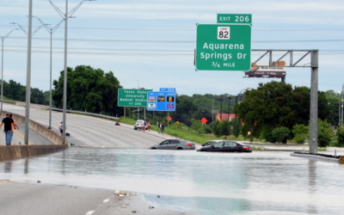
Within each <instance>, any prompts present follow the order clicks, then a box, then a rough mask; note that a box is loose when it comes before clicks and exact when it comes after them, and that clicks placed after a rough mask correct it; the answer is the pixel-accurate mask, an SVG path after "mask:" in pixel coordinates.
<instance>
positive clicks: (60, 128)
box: [59, 122, 63, 137]
mask: <svg viewBox="0 0 344 215" xmlns="http://www.w3.org/2000/svg"><path fill="white" fill-rule="evenodd" d="M59 130H60V133H61V137H62V135H63V122H61V123H60V125H59Z"/></svg>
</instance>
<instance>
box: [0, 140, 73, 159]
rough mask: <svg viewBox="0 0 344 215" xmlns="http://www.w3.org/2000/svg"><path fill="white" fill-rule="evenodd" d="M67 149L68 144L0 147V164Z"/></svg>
mask: <svg viewBox="0 0 344 215" xmlns="http://www.w3.org/2000/svg"><path fill="white" fill-rule="evenodd" d="M67 148H68V144H64V145H48V146H0V162H1V161H7V160H15V159H21V158H26V157H31V156H37V155H45V154H50V153H54V152H59V151H62V150H65V149H67Z"/></svg>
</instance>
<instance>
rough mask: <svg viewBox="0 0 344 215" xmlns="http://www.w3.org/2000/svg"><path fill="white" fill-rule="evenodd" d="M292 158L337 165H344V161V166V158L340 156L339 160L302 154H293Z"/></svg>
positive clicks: (318, 155)
mask: <svg viewBox="0 0 344 215" xmlns="http://www.w3.org/2000/svg"><path fill="white" fill-rule="evenodd" d="M290 156H292V157H299V158H306V159H309V160H314V161H323V162H330V163H337V164H342V163H341V160H342V159H343V164H344V156H338V158H335V157H324V155H322V154H301V153H291V154H290Z"/></svg>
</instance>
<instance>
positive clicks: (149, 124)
mask: <svg viewBox="0 0 344 215" xmlns="http://www.w3.org/2000/svg"><path fill="white" fill-rule="evenodd" d="M147 126H148V131H150V126H151V124H150V121H148V125H147Z"/></svg>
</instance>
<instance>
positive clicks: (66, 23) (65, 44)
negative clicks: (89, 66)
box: [49, 0, 95, 144]
mask: <svg viewBox="0 0 344 215" xmlns="http://www.w3.org/2000/svg"><path fill="white" fill-rule="evenodd" d="M85 1H95V0H83V1H81V2H80V3H79V4H78V5H77V6H76V7H74V8H73V9H72V10H71V11H70V12H68V0H66V11H65V13H63V12H62V11H61V10H60V9H59V8H58V7H57V6H56V5H55V4H54V3H53V2H52V1H51V0H49V2H50V4H51V6H52V7H53V8H54V9H55V10H56V11H57V13H58V14H59V15H60V16H61V17H62V19H64V20H65V39H64V40H65V41H64V74H63V120H62V122H63V135H62V144H65V140H66V129H65V128H66V126H67V125H66V123H67V122H66V109H67V49H68V46H67V41H68V17H71V16H72V15H73V14H74V13H75V12H76V11H77V10H78V9H79V7H80V6H81V5H82V3H84V2H85Z"/></svg>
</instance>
